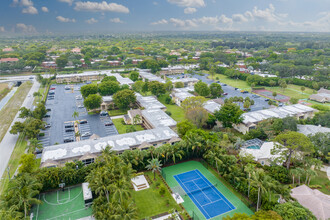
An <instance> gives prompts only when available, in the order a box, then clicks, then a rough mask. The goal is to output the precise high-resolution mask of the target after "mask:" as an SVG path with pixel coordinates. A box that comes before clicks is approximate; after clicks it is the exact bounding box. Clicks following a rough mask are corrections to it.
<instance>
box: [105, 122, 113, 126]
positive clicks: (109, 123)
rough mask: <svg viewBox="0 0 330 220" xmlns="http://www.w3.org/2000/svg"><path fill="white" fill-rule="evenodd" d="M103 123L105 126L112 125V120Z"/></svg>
mask: <svg viewBox="0 0 330 220" xmlns="http://www.w3.org/2000/svg"><path fill="white" fill-rule="evenodd" d="M104 125H105V126H111V125H113V122H112V121H110V122H106V123H105V124H104Z"/></svg>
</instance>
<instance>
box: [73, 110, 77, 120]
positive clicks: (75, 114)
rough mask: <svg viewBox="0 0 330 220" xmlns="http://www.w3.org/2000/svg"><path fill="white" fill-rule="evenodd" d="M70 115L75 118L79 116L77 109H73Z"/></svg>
mask: <svg viewBox="0 0 330 220" xmlns="http://www.w3.org/2000/svg"><path fill="white" fill-rule="evenodd" d="M72 117H73V118H74V119H75V120H77V118H78V117H79V112H77V111H74V112H73V114H72Z"/></svg>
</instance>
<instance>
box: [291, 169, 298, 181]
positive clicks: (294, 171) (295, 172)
mask: <svg viewBox="0 0 330 220" xmlns="http://www.w3.org/2000/svg"><path fill="white" fill-rule="evenodd" d="M290 174H291V176H292V185H294V178H295V176H298V175H299V170H297V169H291V170H290Z"/></svg>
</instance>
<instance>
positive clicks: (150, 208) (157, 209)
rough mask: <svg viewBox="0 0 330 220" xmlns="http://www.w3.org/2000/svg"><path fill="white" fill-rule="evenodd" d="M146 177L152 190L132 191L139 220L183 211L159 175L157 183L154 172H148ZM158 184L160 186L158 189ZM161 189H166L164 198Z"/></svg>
mask: <svg viewBox="0 0 330 220" xmlns="http://www.w3.org/2000/svg"><path fill="white" fill-rule="evenodd" d="M144 175H145V176H148V177H149V179H150V181H151V184H150V188H149V189H145V190H141V191H135V190H132V191H131V193H132V197H133V200H134V201H135V204H136V207H137V210H138V219H148V218H147V217H152V216H155V215H158V214H162V213H165V212H168V213H169V212H171V210H173V209H175V210H178V211H181V210H182V209H181V207H180V206H179V205H178V204H176V202H175V200H174V199H173V197H172V196H171V194H170V192H169V191H168V190H167V188H166V187H165V185H164V183H163V182H162V181H161V180H160V177H159V176H158V175H156V181H155V180H154V177H153V173H152V172H146V173H144ZM156 183H158V184H160V185H159V187H158V188H157V187H156ZM160 187H165V188H166V193H165V195H164V196H161V195H160V193H159V189H160Z"/></svg>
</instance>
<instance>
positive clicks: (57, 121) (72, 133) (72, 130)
mask: <svg viewBox="0 0 330 220" xmlns="http://www.w3.org/2000/svg"><path fill="white" fill-rule="evenodd" d="M82 85H84V84H79V85H69V86H68V85H52V86H51V88H50V92H49V94H48V97H47V101H46V109H47V110H48V113H47V115H46V117H45V118H44V119H43V120H44V121H45V122H46V123H47V125H48V126H46V127H47V128H46V129H45V130H42V133H44V136H40V137H39V140H40V141H41V143H42V145H43V146H44V147H46V146H50V145H54V144H62V143H65V142H72V141H77V140H79V139H80V140H86V139H89V138H90V137H91V136H92V135H94V134H95V135H97V136H99V137H105V136H110V135H115V134H118V131H117V129H116V127H115V126H114V125H113V123H112V121H111V119H110V117H109V116H107V115H104V116H101V115H100V114H93V115H92V114H88V112H87V110H86V109H85V108H84V106H83V98H82V97H81V93H80V87H81V86H82ZM74 112H78V114H79V115H78V116H77V117H76V118H74V117H73V115H74Z"/></svg>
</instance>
